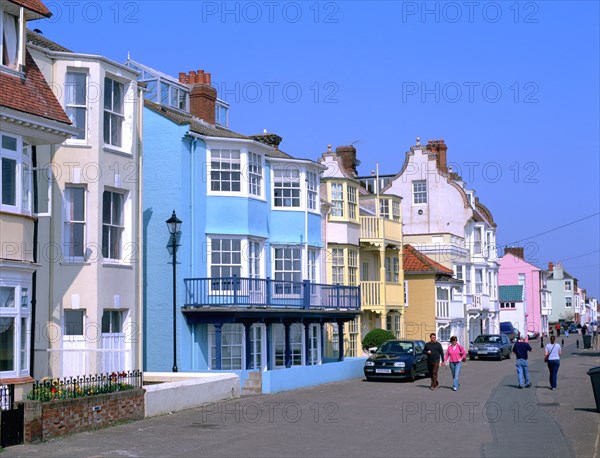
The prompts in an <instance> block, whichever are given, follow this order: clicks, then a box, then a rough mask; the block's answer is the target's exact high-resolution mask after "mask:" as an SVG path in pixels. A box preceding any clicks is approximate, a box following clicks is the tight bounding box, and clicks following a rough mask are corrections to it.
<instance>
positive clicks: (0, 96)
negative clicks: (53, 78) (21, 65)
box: [0, 51, 71, 125]
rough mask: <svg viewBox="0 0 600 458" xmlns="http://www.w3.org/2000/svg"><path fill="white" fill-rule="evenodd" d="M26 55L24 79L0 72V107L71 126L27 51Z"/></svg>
mask: <svg viewBox="0 0 600 458" xmlns="http://www.w3.org/2000/svg"><path fill="white" fill-rule="evenodd" d="M26 54H27V55H26V61H25V70H24V71H25V77H24V78H21V77H19V76H12V75H8V74H6V73H4V72H0V87H1V88H2V90H1V91H0V107H7V108H12V109H13V110H17V111H21V112H23V113H27V114H31V115H35V116H41V117H42V118H47V119H52V120H54V121H58V122H62V123H65V124H68V125H71V121H70V120H69V118H68V116H67V115H66V113H65V112H64V110H63V108H62V106H61V105H60V103H59V102H58V100H56V97H55V96H54V93H53V92H52V90H51V89H50V86H48V83H47V82H46V80H45V79H44V76H43V75H42V72H40V69H39V68H38V66H37V65H36V63H35V61H34V60H33V58H32V57H31V54H29V51H27V53H26Z"/></svg>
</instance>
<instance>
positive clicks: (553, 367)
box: [544, 336, 561, 390]
mask: <svg viewBox="0 0 600 458" xmlns="http://www.w3.org/2000/svg"><path fill="white" fill-rule="evenodd" d="M555 340H556V338H555V337H554V336H550V343H549V344H548V345H546V352H545V356H544V361H546V363H547V364H548V371H550V388H551V389H552V390H556V378H557V376H558V368H559V366H560V353H561V348H560V344H557V343H555Z"/></svg>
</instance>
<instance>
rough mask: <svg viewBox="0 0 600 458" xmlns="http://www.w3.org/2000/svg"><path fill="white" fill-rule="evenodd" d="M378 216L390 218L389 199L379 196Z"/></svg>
mask: <svg viewBox="0 0 600 458" xmlns="http://www.w3.org/2000/svg"><path fill="white" fill-rule="evenodd" d="M379 217H380V218H385V219H390V201H389V199H384V198H381V197H380V198H379Z"/></svg>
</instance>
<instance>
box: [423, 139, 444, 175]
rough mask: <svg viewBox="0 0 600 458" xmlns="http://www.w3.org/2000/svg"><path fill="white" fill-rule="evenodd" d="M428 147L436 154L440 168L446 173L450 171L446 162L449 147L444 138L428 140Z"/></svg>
mask: <svg viewBox="0 0 600 458" xmlns="http://www.w3.org/2000/svg"><path fill="white" fill-rule="evenodd" d="M427 149H428V150H429V151H430V152H431V153H433V154H435V156H436V158H435V162H436V164H437V168H438V170H439V171H441V172H444V173H446V172H448V166H447V162H446V151H448V147H447V146H446V143H444V140H428V141H427Z"/></svg>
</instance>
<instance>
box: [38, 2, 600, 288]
mask: <svg viewBox="0 0 600 458" xmlns="http://www.w3.org/2000/svg"><path fill="white" fill-rule="evenodd" d="M45 4H46V6H47V7H48V8H49V9H50V10H51V11H52V13H53V17H51V18H50V19H43V20H40V21H36V22H35V23H34V24H32V25H31V27H37V28H39V29H40V30H41V31H42V32H43V34H44V36H45V37H47V38H49V39H51V40H53V41H56V42H58V43H60V44H62V45H63V46H65V47H67V48H69V49H71V50H73V51H76V52H82V53H89V54H100V55H104V56H106V57H108V58H110V59H113V60H115V61H117V62H125V60H126V59H127V56H128V53H129V54H130V56H131V58H132V59H134V60H136V61H138V62H141V63H143V64H145V65H147V66H149V67H152V68H155V69H157V70H160V71H162V72H164V73H167V74H169V75H172V76H174V77H176V76H177V75H178V73H179V72H188V71H190V70H198V69H202V70H204V71H206V72H210V73H211V74H212V78H213V85H214V86H215V87H216V88H217V91H218V93H219V97H220V98H221V99H223V100H225V101H227V102H228V103H229V104H230V110H229V126H230V128H231V129H233V130H235V131H237V132H240V133H242V134H245V135H252V134H257V133H261V132H262V131H263V130H264V129H266V130H267V131H268V132H274V133H277V134H278V135H280V136H281V137H283V142H282V144H281V146H280V148H281V149H282V150H283V151H285V152H287V153H289V154H291V155H293V156H295V157H301V158H308V159H313V160H316V159H317V158H319V157H320V156H321V154H322V153H324V152H325V151H326V150H327V145H328V144H332V145H333V147H334V148H335V147H336V146H340V145H349V144H353V145H354V146H355V147H356V148H357V155H358V159H359V160H360V161H361V165H360V167H359V173H360V174H361V175H370V174H371V170H374V169H375V168H376V167H377V165H378V168H379V173H380V174H381V175H383V174H394V173H397V172H398V171H399V170H400V169H401V167H402V164H403V161H404V158H405V152H406V151H408V150H409V148H410V146H411V145H414V144H415V143H416V138H417V137H420V138H421V142H422V143H426V142H427V140H430V139H444V140H445V142H446V144H447V145H448V162H449V163H450V164H451V165H452V166H453V170H454V171H456V172H458V173H459V174H461V176H462V177H463V179H464V180H465V182H466V183H467V187H468V188H470V189H474V190H475V191H476V195H477V196H478V197H479V198H480V201H481V202H482V203H483V204H484V205H485V206H486V207H488V209H490V211H491V212H492V215H493V217H494V220H495V222H496V224H497V241H498V245H499V246H500V254H502V253H503V251H502V247H503V246H505V245H509V244H510V245H515V246H523V247H524V249H525V258H526V260H527V261H529V262H530V263H532V264H535V265H538V266H540V267H544V268H546V267H547V265H548V262H549V261H552V262H554V263H556V262H562V263H563V266H564V268H565V270H566V271H567V272H568V273H570V274H571V275H573V276H575V277H576V278H578V280H579V286H580V287H582V288H586V289H587V292H588V295H592V296H595V297H596V298H600V273H599V269H600V249H599V248H600V179H599V176H600V159H599V158H600V154H599V153H600V151H599V146H600V145H599V140H600V119H599V117H600V106H599V105H600V93H599V86H600V85H599V81H600V56H599V44H600V30H599V28H600V27H599V24H600V9H599V2H596V1H581V2H577V1H568V2H562V1H539V2H535V1H524V2H517V1H508V2H493V1H492V2H486V1H475V2H466V1H465V2H462V1H458V2H421V1H418V2H412V1H405V2H399V1H382V2H375V1H370V2H366V1H336V2H329V1H323V2H317V1H299V2H293V1H292V2H285V1H264V2H260V1H259V2H221V1H215V2H213V1H208V2H204V1H202V2H201V1H152V0H150V1H137V2H134V1H114V0H108V1H90V2H87V1H46V2H45ZM515 242H518V243H515Z"/></svg>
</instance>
